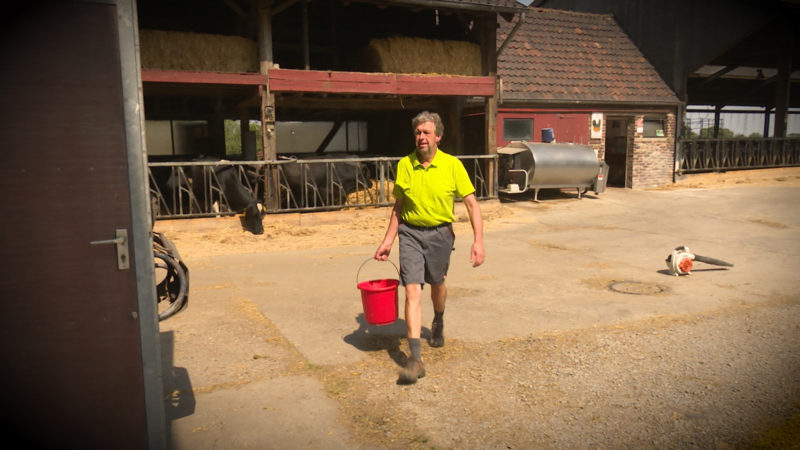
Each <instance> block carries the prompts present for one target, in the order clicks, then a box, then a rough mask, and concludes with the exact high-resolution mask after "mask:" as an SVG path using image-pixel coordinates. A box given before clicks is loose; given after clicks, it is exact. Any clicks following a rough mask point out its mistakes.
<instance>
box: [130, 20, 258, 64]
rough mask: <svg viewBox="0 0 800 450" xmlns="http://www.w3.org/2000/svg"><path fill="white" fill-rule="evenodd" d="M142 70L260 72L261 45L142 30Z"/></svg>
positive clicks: (220, 37)
mask: <svg viewBox="0 0 800 450" xmlns="http://www.w3.org/2000/svg"><path fill="white" fill-rule="evenodd" d="M139 47H140V52H141V57H142V68H145V69H162V70H197V71H204V72H258V45H257V44H256V42H255V41H252V40H250V39H246V38H243V37H240V36H223V35H218V34H204V33H190V32H180V31H161V30H139Z"/></svg>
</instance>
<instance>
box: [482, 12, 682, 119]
mask: <svg viewBox="0 0 800 450" xmlns="http://www.w3.org/2000/svg"><path fill="white" fill-rule="evenodd" d="M525 14H526V17H525V22H524V23H523V25H522V26H521V27H520V29H519V30H518V31H517V33H516V34H515V35H514V37H513V40H512V41H511V42H509V43H508V46H507V47H506V48H505V49H504V51H503V53H502V54H501V55H500V58H499V59H498V61H497V66H498V69H497V72H498V75H499V76H500V77H501V78H502V83H503V92H502V98H503V100H504V101H523V100H530V101H535V100H540V101H548V102H558V101H563V102H565V103H577V102H582V103H646V104H664V103H672V104H675V103H678V102H679V101H678V98H677V97H676V96H675V94H674V93H673V92H672V90H670V88H669V87H668V86H667V85H666V83H664V81H663V80H662V79H661V77H660V76H659V75H658V73H657V72H656V71H655V69H654V68H653V66H652V65H650V63H649V62H648V61H647V60H646V59H645V58H644V56H642V54H641V52H639V49H638V48H637V47H636V46H635V45H634V44H633V42H632V41H631V40H630V38H628V36H627V35H626V34H625V32H624V31H622V29H621V28H620V27H619V25H617V23H616V21H615V20H614V18H613V17H612V16H610V15H601V14H588V13H575V12H570V11H561V10H551V9H541V8H529V9H528V10H527V11H526V13H525ZM515 23H516V20H514V21H512V22H510V23H509V22H506V21H504V20H502V19H501V20H500V29H499V30H498V36H497V42H498V47H499V46H500V44H502V42H503V41H504V40H505V39H506V37H507V36H508V34H509V32H510V31H511V29H512V28H513V26H514V24H515Z"/></svg>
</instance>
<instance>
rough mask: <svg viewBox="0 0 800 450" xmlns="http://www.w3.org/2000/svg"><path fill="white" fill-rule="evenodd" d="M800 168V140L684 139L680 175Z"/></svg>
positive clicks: (679, 156)
mask: <svg viewBox="0 0 800 450" xmlns="http://www.w3.org/2000/svg"><path fill="white" fill-rule="evenodd" d="M798 165H800V138H728V139H682V140H681V141H679V146H678V149H677V158H676V169H677V172H678V174H683V173H696V172H713V171H719V170H737V169H763V168H769V167H789V166H798Z"/></svg>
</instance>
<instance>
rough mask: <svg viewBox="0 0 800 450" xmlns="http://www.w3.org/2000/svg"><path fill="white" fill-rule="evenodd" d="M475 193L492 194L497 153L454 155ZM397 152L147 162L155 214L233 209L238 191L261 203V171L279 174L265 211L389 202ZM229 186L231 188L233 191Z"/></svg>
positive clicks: (195, 214)
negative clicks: (276, 201)
mask: <svg viewBox="0 0 800 450" xmlns="http://www.w3.org/2000/svg"><path fill="white" fill-rule="evenodd" d="M458 158H459V159H460V160H461V161H462V163H463V164H464V167H465V168H466V169H467V172H468V173H469V175H470V178H471V180H472V183H473V185H474V186H475V189H476V192H475V194H476V196H477V198H478V199H489V198H496V194H494V193H496V192H497V175H496V174H497V155H470V156H466V155H465V156H458ZM400 159H401V158H399V157H372V158H357V157H347V158H338V157H337V158H309V159H302V158H286V159H280V160H277V161H245V162H234V161H192V162H150V163H148V171H149V178H150V198H151V204H152V205H151V206H152V211H153V215H154V217H155V218H156V219H174V218H190V217H214V216H217V215H233V214H236V213H239V212H241V211H236V210H235V209H234V208H233V207H232V206H231V205H232V204H234V203H235V202H232V198H233V197H234V196H236V195H237V191H235V190H238V193H241V192H242V191H241V190H242V189H243V190H244V191H245V192H246V193H247V195H249V196H252V197H253V198H255V199H256V200H257V201H258V202H259V203H261V204H264V203H265V202H264V200H265V195H264V192H266V189H265V187H266V178H267V177H266V173H268V172H269V173H271V174H274V177H275V178H277V180H278V186H277V196H278V198H279V205H278V206H277V207H273V208H268V209H267V210H266V212H267V213H281V212H307V211H308V212H310V211H328V210H337V209H343V208H359V207H370V206H390V205H392V204H394V196H393V195H392V190H393V188H394V180H395V176H396V169H397V162H398V161H399V160H400ZM232 189H234V191H232Z"/></svg>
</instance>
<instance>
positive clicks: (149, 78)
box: [142, 69, 495, 97]
mask: <svg viewBox="0 0 800 450" xmlns="http://www.w3.org/2000/svg"><path fill="white" fill-rule="evenodd" d="M142 81H143V82H152V83H188V84H232V85H251V86H259V85H265V84H266V79H265V77H264V76H263V75H261V74H258V73H227V72H193V71H185V70H157V69H142ZM494 87H495V81H494V78H493V77H468V76H457V75H409V74H394V73H365V72H334V71H319V70H294V69H270V71H269V88H270V90H271V91H274V92H328V93H346V94H393V95H462V96H479V97H492V96H494Z"/></svg>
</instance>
